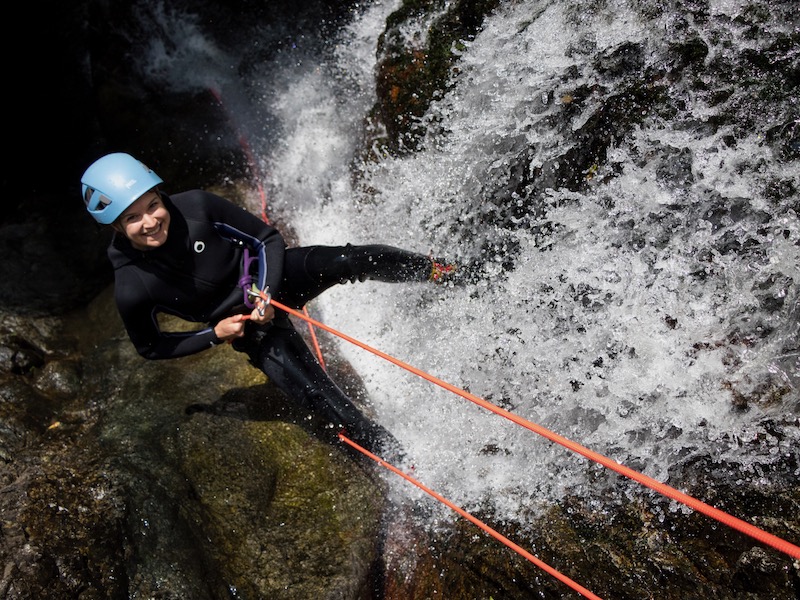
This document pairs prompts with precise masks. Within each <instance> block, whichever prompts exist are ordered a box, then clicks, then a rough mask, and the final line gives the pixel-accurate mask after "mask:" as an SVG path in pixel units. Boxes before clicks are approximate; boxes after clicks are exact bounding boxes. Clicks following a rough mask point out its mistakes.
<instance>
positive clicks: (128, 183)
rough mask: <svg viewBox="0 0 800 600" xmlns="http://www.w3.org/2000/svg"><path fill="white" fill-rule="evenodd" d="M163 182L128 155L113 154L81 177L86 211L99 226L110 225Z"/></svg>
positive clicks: (97, 161)
mask: <svg viewBox="0 0 800 600" xmlns="http://www.w3.org/2000/svg"><path fill="white" fill-rule="evenodd" d="M159 183H163V180H162V179H161V178H160V177H159V176H158V175H156V174H155V173H154V172H153V171H151V170H150V169H148V168H147V167H146V166H145V165H143V164H142V163H141V162H140V161H138V160H137V159H135V158H134V157H132V156H131V155H130V154H124V153H122V152H116V153H114V154H107V155H105V156H104V157H103V158H100V159H98V160H96V161H95V162H94V163H92V165H91V166H90V167H89V168H88V169H86V172H85V173H84V174H83V177H81V184H83V186H82V190H81V192H82V194H83V201H84V202H85V203H86V210H88V211H89V214H90V215H92V216H93V217H94V219H95V221H97V222H98V223H102V224H103V225H108V224H109V223H113V222H114V221H115V220H116V218H117V217H118V216H120V215H121V214H122V213H123V212H124V211H125V209H126V208H128V207H129V206H130V205H131V204H133V203H134V202H135V201H136V200H137V198H140V197H141V196H142V195H144V194H145V193H147V192H149V191H150V190H152V189H153V188H154V187H156V186H157V185H158V184H159Z"/></svg>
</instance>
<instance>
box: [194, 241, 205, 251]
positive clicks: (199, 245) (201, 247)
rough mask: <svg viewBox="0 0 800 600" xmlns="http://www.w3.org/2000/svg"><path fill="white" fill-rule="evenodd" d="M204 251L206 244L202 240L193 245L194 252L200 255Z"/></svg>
mask: <svg viewBox="0 0 800 600" xmlns="http://www.w3.org/2000/svg"><path fill="white" fill-rule="evenodd" d="M205 249H206V243H205V242H204V241H202V240H198V241H196V242H195V243H194V251H195V252H197V253H198V254H200V253H201V252H202V251H203V250H205Z"/></svg>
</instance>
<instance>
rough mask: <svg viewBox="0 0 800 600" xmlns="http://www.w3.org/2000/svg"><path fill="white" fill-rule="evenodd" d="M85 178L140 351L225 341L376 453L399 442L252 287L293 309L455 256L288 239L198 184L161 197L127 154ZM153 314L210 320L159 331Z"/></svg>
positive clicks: (119, 299)
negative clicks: (105, 228)
mask: <svg viewBox="0 0 800 600" xmlns="http://www.w3.org/2000/svg"><path fill="white" fill-rule="evenodd" d="M81 183H82V193H83V198H84V202H85V203H86V209H87V210H88V212H89V214H90V215H92V217H93V218H94V219H95V220H96V221H97V222H98V223H101V224H104V225H110V226H111V227H113V229H114V232H115V235H114V237H113V239H112V241H111V245H110V246H109V250H108V256H109V258H110V260H111V263H112V265H113V267H114V276H115V292H114V293H115V299H116V303H117V308H118V310H119V313H120V315H121V317H122V321H123V323H124V324H125V328H126V330H127V332H128V335H129V336H130V339H131V341H132V342H133V344H134V346H135V347H136V349H137V351H138V352H139V354H141V355H142V356H143V357H144V358H147V359H165V358H176V357H179V356H186V355H189V354H194V353H196V352H200V351H202V350H206V349H208V348H211V347H213V346H216V345H218V344H221V343H223V342H226V341H227V342H232V344H233V347H234V348H235V349H236V350H238V351H241V352H245V353H246V354H247V355H248V356H249V357H250V360H251V362H252V363H253V364H254V365H255V366H256V367H258V368H259V369H261V370H262V371H263V372H264V373H265V374H266V375H267V376H268V377H269V379H270V380H271V381H272V382H273V383H275V384H276V385H277V386H278V387H279V388H280V389H281V390H283V392H285V393H286V394H287V395H288V396H289V397H290V398H293V399H294V400H296V401H297V402H299V403H300V405H301V406H303V407H304V408H306V409H309V410H313V411H314V412H316V413H317V414H319V415H320V416H322V417H323V418H324V419H325V420H326V421H327V423H328V424H330V425H331V426H333V427H335V428H336V429H337V431H338V430H341V429H344V430H345V432H346V434H347V435H348V436H349V437H351V438H352V439H353V440H354V441H356V442H358V443H360V444H362V445H364V446H366V447H367V448H369V449H370V450H372V451H373V452H376V453H379V452H381V451H384V452H392V453H397V452H398V451H399V448H398V447H397V446H396V442H395V441H394V438H393V437H392V436H391V435H390V434H389V433H388V432H387V431H386V430H385V429H383V428H382V427H381V426H379V425H377V424H375V423H373V422H372V421H370V420H369V419H367V418H366V417H365V416H364V415H363V414H362V413H361V412H360V411H359V410H358V409H357V408H356V407H355V405H354V404H353V403H352V402H351V401H350V399H349V398H348V397H347V396H346V395H345V394H344V392H342V390H341V389H340V388H339V387H338V386H337V385H336V384H335V383H334V382H333V381H332V380H331V379H330V378H329V377H328V375H327V374H326V373H325V371H324V369H322V367H321V366H320V364H319V363H318V362H317V360H316V359H315V357H314V355H313V354H312V353H311V351H310V350H309V348H308V346H307V345H306V344H305V342H304V341H303V339H302V338H301V336H300V335H299V334H298V333H297V331H296V330H295V328H294V326H293V324H292V323H291V321H290V320H289V318H288V315H287V314H286V313H285V312H283V311H276V310H275V309H274V307H273V306H272V305H271V304H269V303H267V302H264V301H263V300H262V299H261V298H259V297H258V296H254V297H253V298H252V299H251V295H250V294H249V293H248V291H249V290H252V288H253V287H255V288H257V289H258V290H264V291H267V292H268V293H269V294H270V295H271V296H272V297H274V298H275V299H276V300H277V301H279V302H281V303H282V304H284V305H286V306H289V307H292V308H296V309H299V308H301V307H302V306H303V305H304V304H305V303H307V302H308V301H309V300H311V299H313V298H315V297H317V296H318V295H319V294H320V293H322V292H323V291H325V290H326V289H328V288H329V287H331V286H333V285H335V284H337V283H345V282H347V281H351V282H355V281H356V280H359V281H363V280H365V279H375V280H380V281H389V282H409V281H426V280H431V281H436V282H442V281H445V280H447V279H449V278H450V276H451V275H452V273H453V271H454V268H453V267H452V265H445V264H443V263H441V262H438V261H435V260H432V259H431V258H429V257H427V256H424V255H421V254H415V253H412V252H407V251H405V250H401V249H398V248H393V247H389V246H382V245H368V246H351V245H349V244H348V245H346V246H337V247H332V246H309V247H301V248H286V245H285V243H284V240H283V238H282V236H281V234H280V233H279V232H278V231H277V230H276V229H275V228H273V227H271V226H270V225H268V224H266V223H264V222H263V221H262V220H260V219H258V218H257V217H255V216H254V215H252V214H251V213H249V212H247V211H246V210H244V209H242V208H240V207H237V206H236V205H234V204H232V203H231V202H228V201H227V200H225V199H223V198H220V197H219V196H216V195H214V194H211V193H208V192H205V191H201V190H192V191H187V192H183V193H179V194H175V195H172V196H170V195H167V194H166V193H164V192H162V191H161V190H160V189H159V187H158V186H159V185H160V184H162V183H163V180H162V179H161V178H160V177H159V176H158V175H156V174H155V173H154V172H153V171H152V170H150V169H149V168H147V167H146V166H145V165H144V164H142V163H141V162H140V161H138V160H137V159H135V158H134V157H133V156H130V155H129V154H124V153H113V154H108V155H106V156H104V157H102V158H100V159H99V160H97V161H96V162H95V163H93V164H92V165H91V166H90V167H89V168H88V169H87V170H86V172H85V173H84V175H83V177H82V178H81ZM159 313H166V314H171V315H175V316H178V317H180V318H182V319H184V320H187V321H192V322H197V323H206V324H207V326H206V327H204V328H201V329H199V330H197V331H191V332H168V331H162V330H161V328H160V327H159V323H158V319H157V315H158V314H159Z"/></svg>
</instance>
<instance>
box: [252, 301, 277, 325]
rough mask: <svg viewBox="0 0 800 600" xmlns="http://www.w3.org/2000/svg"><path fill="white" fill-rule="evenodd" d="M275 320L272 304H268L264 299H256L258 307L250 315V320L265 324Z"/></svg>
mask: <svg viewBox="0 0 800 600" xmlns="http://www.w3.org/2000/svg"><path fill="white" fill-rule="evenodd" d="M274 318H275V309H274V308H273V307H272V305H271V304H267V303H266V302H265V301H264V300H263V299H261V298H256V307H255V308H254V309H253V312H251V313H250V320H251V321H255V322H256V323H259V324H263V323H267V322H269V321H272V319H274Z"/></svg>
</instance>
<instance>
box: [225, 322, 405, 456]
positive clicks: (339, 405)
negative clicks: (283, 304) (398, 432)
mask: <svg viewBox="0 0 800 600" xmlns="http://www.w3.org/2000/svg"><path fill="white" fill-rule="evenodd" d="M250 325H251V324H250V323H248V326H250ZM234 348H236V349H237V350H240V351H243V352H247V354H248V355H249V356H250V360H251V362H252V363H253V365H255V366H256V367H257V368H259V369H261V370H262V371H263V372H264V373H265V374H266V375H267V377H269V379H270V381H271V382H272V383H274V384H275V385H276V386H277V387H278V388H279V389H280V390H281V391H283V392H284V393H285V394H286V395H287V396H289V398H290V399H292V400H294V401H296V402H298V403H299V404H300V405H301V407H302V408H304V409H306V410H309V411H312V412H313V413H314V414H316V415H318V416H319V417H321V418H322V419H323V420H324V421H326V422H327V423H328V424H330V425H332V426H333V427H334V428H335V430H336V431H335V433H338V432H339V431H342V430H344V433H345V435H347V436H348V437H349V438H350V439H352V440H353V441H355V442H356V443H358V444H360V445H362V446H364V447H365V448H367V449H368V450H370V451H372V452H374V453H376V454H378V455H379V456H382V457H384V458H386V459H387V460H388V459H389V456H391V457H392V459H394V460H397V459H399V458H401V456H402V451H401V449H400V445H399V443H398V442H397V440H395V438H394V437H393V436H392V435H391V434H390V433H389V432H388V431H386V430H385V429H384V428H383V427H381V426H380V425H378V424H377V423H374V422H372V421H371V420H370V419H368V418H367V417H365V416H364V415H363V414H362V413H361V411H360V410H359V409H358V408H357V407H356V406H355V405H354V404H353V403H352V401H351V400H350V399H349V398H348V397H347V396H346V395H345V393H344V392H343V391H342V390H341V389H340V388H339V387H338V386H337V385H336V384H335V383H334V382H333V380H332V379H331V378H330V377H329V376H328V374H327V373H326V372H325V370H324V369H323V368H322V367H321V366H320V364H319V362H317V360H316V358H315V357H314V355H313V354H312V353H311V350H309V348H308V346H307V345H306V343H305V342H304V341H303V339H302V337H301V336H300V334H299V333H298V332H297V331H296V330H295V328H294V326H293V325H292V323H291V322H290V321H289V319H288V317H286V316H285V315H282V316H278V317H276V319H275V320H274V321H273V322H272V323H271V324H268V325H266V326H251V327H248V331H247V335H246V339H243V340H242V342H239V341H238V340H237V341H236V342H234Z"/></svg>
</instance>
